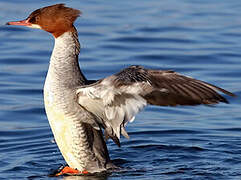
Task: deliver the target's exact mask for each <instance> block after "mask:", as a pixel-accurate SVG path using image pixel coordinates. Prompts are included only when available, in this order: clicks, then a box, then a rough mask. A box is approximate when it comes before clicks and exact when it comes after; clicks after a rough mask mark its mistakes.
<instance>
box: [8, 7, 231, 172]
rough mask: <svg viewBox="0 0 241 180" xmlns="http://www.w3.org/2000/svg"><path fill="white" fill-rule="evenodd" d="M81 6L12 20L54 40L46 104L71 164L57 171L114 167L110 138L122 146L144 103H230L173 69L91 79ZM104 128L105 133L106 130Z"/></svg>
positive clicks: (133, 71) (211, 87) (208, 86)
mask: <svg viewBox="0 0 241 180" xmlns="http://www.w3.org/2000/svg"><path fill="white" fill-rule="evenodd" d="M80 14H81V12H80V11H79V10H77V9H73V8H69V7H65V5H64V4H56V5H52V6H48V7H43V8H40V9H37V10H35V11H34V12H32V13H31V14H30V15H29V16H28V18H26V19H25V20H22V21H14V22H8V23H7V24H8V25H19V26H26V27H30V28H39V29H42V30H45V31H47V32H49V33H51V34H52V35H53V36H54V38H55V45H54V49H53V52H52V55H51V58H50V64H49V69H48V73H47V77H46V80H45V85H44V104H45V110H46V114H47V117H48V120H49V123H50V126H51V129H52V131H53V134H54V138H55V141H56V143H57V145H58V147H59V149H60V151H61V153H62V155H63V157H64V159H65V161H66V162H67V164H68V166H66V167H65V168H63V169H62V171H61V172H59V173H57V174H56V175H62V174H65V173H69V174H85V173H93V172H100V171H105V170H107V169H109V168H113V167H115V166H114V165H113V164H112V163H111V161H110V157H109V153H108V150H107V146H106V142H105V140H104V137H105V139H108V138H112V140H113V141H114V142H115V143H116V144H117V145H118V146H120V141H119V140H120V135H121V134H122V135H123V136H125V137H126V138H129V136H128V134H127V132H126V130H125V126H126V124H127V123H128V122H130V121H133V120H134V118H135V115H136V114H137V113H138V112H139V111H140V110H141V109H143V108H144V107H145V106H146V105H148V104H151V105H158V106H177V105H199V104H216V103H218V102H224V103H228V101H227V100H226V99H225V98H224V97H223V96H221V95H220V94H219V93H218V91H220V92H222V93H224V94H227V95H229V96H235V95H234V94H233V93H231V92H228V91H226V90H224V89H222V88H219V87H217V86H214V85H212V84H209V83H206V82H203V81H200V80H196V79H193V78H191V77H187V76H184V75H181V74H179V73H176V72H174V71H166V70H165V71H164V70H153V69H146V68H144V67H142V66H130V67H128V68H126V69H123V70H121V71H120V72H119V73H117V74H114V75H111V76H109V77H106V78H104V79H101V80H97V81H89V80H87V79H86V78H85V76H84V75H83V73H82V72H81V70H80V67H79V62H78V55H79V50H80V44H79V41H78V33H77V30H76V29H75V27H74V25H73V23H74V21H75V20H76V18H77V17H78V16H79V15H80ZM102 129H103V130H104V136H103V133H102Z"/></svg>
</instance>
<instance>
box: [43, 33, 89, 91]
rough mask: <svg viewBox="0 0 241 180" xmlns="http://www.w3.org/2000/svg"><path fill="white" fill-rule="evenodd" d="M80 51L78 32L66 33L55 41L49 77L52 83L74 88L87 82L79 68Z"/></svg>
mask: <svg viewBox="0 0 241 180" xmlns="http://www.w3.org/2000/svg"><path fill="white" fill-rule="evenodd" d="M79 50H80V45H79V41H78V35H77V32H65V33H63V34H62V35H61V36H59V37H58V38H56V39H55V45H54V49H53V52H52V55H51V59H50V65H49V70H48V75H47V78H48V79H51V81H52V83H53V82H54V83H55V84H58V85H61V86H67V87H70V86H71V87H73V86H77V85H81V84H83V83H84V82H85V81H86V79H85V77H84V76H83V74H82V73H81V71H80V68H79V62H78V54H79Z"/></svg>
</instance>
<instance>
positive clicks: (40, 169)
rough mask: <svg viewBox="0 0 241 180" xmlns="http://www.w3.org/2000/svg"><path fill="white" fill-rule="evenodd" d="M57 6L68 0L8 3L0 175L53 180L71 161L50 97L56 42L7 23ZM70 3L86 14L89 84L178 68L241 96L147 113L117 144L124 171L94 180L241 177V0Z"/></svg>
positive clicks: (1, 46)
mask: <svg viewBox="0 0 241 180" xmlns="http://www.w3.org/2000/svg"><path fill="white" fill-rule="evenodd" d="M57 2H58V3H59V2H64V1H53V2H52V1H47V0H41V1H40V0H36V1H32V0H31V1H30V0H22V1H19V0H9V1H6V0H2V1H0V17H1V18H0V24H1V26H0V87H1V88H0V102H1V104H0V163H1V166H0V179H47V178H48V176H47V174H48V173H49V171H50V169H56V168H57V167H59V165H61V164H62V163H64V161H63V159H62V157H61V154H60V152H59V151H58V148H57V146H56V145H55V143H54V142H53V136H52V133H51V130H50V127H49V125H48V121H47V118H46V115H45V112H44V106H43V97H42V88H43V83H44V79H45V76H46V72H47V68H48V62H49V58H50V55H51V51H52V48H53V38H52V37H51V35H50V34H48V33H46V32H43V31H41V30H35V29H28V28H24V27H8V26H4V24H5V23H6V22H7V21H12V20H21V19H24V18H26V17H27V16H28V14H29V13H30V12H31V11H33V10H35V9H37V8H39V7H43V6H46V5H51V4H54V3H57ZM66 3H67V5H68V6H71V7H74V8H77V9H80V10H81V11H82V12H83V15H82V17H81V18H79V19H78V20H77V21H76V23H75V24H76V26H77V29H78V31H79V39H80V42H81V45H82V50H81V54H80V58H79V59H80V63H81V68H82V69H83V71H84V73H85V74H86V76H87V77H88V78H90V79H99V78H102V77H105V76H108V75H111V74H113V73H116V72H118V71H119V70H120V69H121V68H124V67H127V66H129V65H131V64H140V65H143V66H145V67H148V68H156V69H157V68H159V69H172V70H175V71H178V72H180V73H183V74H185V75H189V76H192V77H195V78H198V79H202V80H205V81H208V82H210V83H213V84H215V85H218V86H221V87H223V88H225V89H227V90H229V91H231V92H234V93H235V94H237V95H238V97H237V98H229V97H227V98H228V100H229V101H230V104H219V105H216V106H214V107H207V106H196V107H176V108H169V107H154V106H149V107H147V108H146V109H145V111H142V112H141V113H140V114H139V115H138V116H137V117H136V120H135V122H134V123H131V124H129V126H128V127H127V130H128V131H129V134H130V136H131V139H129V140H128V139H124V138H122V140H121V141H122V143H121V144H122V148H118V147H117V146H116V145H115V144H114V143H113V142H108V147H109V151H110V155H111V158H112V159H113V160H114V162H116V163H117V164H118V165H120V166H121V167H123V172H115V173H112V174H111V175H106V176H103V177H95V178H94V177H91V178H89V179H108V180H119V179H148V180H150V179H219V180H220V179H240V178H241V114H240V109H241V101H240V95H241V83H240V82H241V81H240V77H241V73H240V69H241V18H240V17H241V1H237V0H229V1H225V0H213V1H209V0H184V1H178V0H169V1H156V0H148V1H147V0H146V1H144V0H125V1H104V0H102V1H97V0H89V1H78V0H73V1H71V2H68V1H66ZM62 178H64V179H88V178H87V177H60V178H59V179H62ZM53 179H54V178H53Z"/></svg>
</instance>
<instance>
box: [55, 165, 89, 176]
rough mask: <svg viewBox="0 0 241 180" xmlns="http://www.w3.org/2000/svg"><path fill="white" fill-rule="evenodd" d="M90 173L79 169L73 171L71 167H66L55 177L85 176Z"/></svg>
mask: <svg viewBox="0 0 241 180" xmlns="http://www.w3.org/2000/svg"><path fill="white" fill-rule="evenodd" d="M88 173H89V172H88V171H85V170H84V171H79V170H77V169H73V168H71V167H69V166H65V167H63V168H62V169H60V170H59V171H58V172H57V173H56V174H55V175H54V176H61V175H84V174H88Z"/></svg>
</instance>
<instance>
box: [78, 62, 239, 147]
mask: <svg viewBox="0 0 241 180" xmlns="http://www.w3.org/2000/svg"><path fill="white" fill-rule="evenodd" d="M93 82H94V83H93V84H88V85H86V86H82V87H79V88H78V89H77V94H78V103H79V104H80V105H81V106H83V107H84V108H86V109H87V110H88V111H90V112H91V113H93V114H94V115H95V116H96V117H97V119H98V123H99V124H100V125H101V126H102V127H104V129H105V135H106V136H107V138H108V137H111V138H112V139H113V140H114V141H115V142H116V143H117V144H118V145H119V139H120V134H122V135H124V136H125V137H127V138H128V137H129V136H128V134H127V132H126V130H125V125H126V124H127V123H128V122H130V121H133V120H134V117H135V115H136V114H137V113H138V112H139V111H140V110H141V109H142V108H144V107H145V106H146V105H147V104H152V105H159V106H177V105H198V104H215V103H218V102H224V103H228V101H227V100H226V99H225V98H224V97H223V96H221V95H220V94H219V93H218V91H220V92H222V93H224V94H227V95H229V96H235V95H234V94H232V93H230V92H228V91H226V90H224V89H222V88H219V87H217V86H214V85H211V84H208V83H206V82H203V81H200V80H196V79H193V78H191V77H187V76H183V75H181V74H178V73H176V72H174V71H161V70H151V69H145V68H143V67H142V66H130V67H128V68H126V69H124V70H122V71H121V72H119V73H117V74H115V75H112V76H109V77H107V78H105V79H102V80H99V81H97V82H96V81H93Z"/></svg>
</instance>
